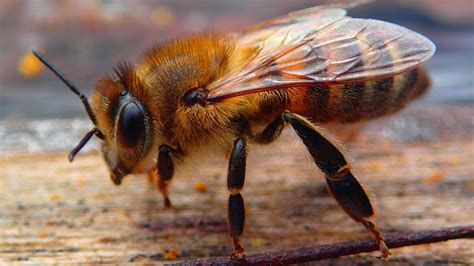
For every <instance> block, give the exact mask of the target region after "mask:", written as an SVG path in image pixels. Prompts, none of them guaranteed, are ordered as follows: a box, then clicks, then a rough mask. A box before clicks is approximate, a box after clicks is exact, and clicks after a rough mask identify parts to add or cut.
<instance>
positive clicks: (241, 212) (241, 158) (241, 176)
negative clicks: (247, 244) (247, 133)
mask: <svg viewBox="0 0 474 266" xmlns="http://www.w3.org/2000/svg"><path fill="white" fill-rule="evenodd" d="M246 157H247V141H246V140H245V139H243V138H238V139H236V140H235V142H234V148H233V150H232V153H231V155H230V159H229V169H228V173H227V189H228V190H229V193H230V195H229V205H228V226H229V233H230V237H231V238H232V242H233V243H234V250H235V251H234V253H233V255H234V256H236V257H237V258H239V259H242V258H244V257H245V254H244V248H243V247H242V245H241V244H240V236H241V235H242V233H243V231H244V224H245V206H244V199H243V198H242V195H241V194H240V191H241V190H242V188H243V187H244V182H245V168H246V159H247V158H246Z"/></svg>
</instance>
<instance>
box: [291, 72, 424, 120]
mask: <svg viewBox="0 0 474 266" xmlns="http://www.w3.org/2000/svg"><path fill="white" fill-rule="evenodd" d="M429 85H430V82H429V78H428V76H427V75H426V73H425V72H424V71H423V70H422V69H415V70H412V71H410V72H406V73H403V74H399V75H396V76H393V77H388V78H383V79H378V80H368V81H363V82H355V83H348V84H338V85H330V86H317V87H309V88H307V89H306V91H305V93H304V94H302V93H298V94H297V93H294V92H295V91H296V90H295V89H292V90H290V91H289V99H290V100H289V102H288V105H287V108H286V109H288V110H289V111H292V112H296V113H299V114H301V115H304V116H306V117H309V118H311V119H312V120H313V122H319V123H324V122H338V123H350V122H356V121H359V120H364V119H371V118H375V117H379V116H382V115H386V114H390V113H393V112H396V111H398V110H400V109H401V108H403V107H404V106H405V105H406V104H407V103H409V102H410V101H412V100H414V99H415V98H417V97H418V96H420V95H421V94H423V93H424V92H425V91H426V90H427V89H428V88H429Z"/></svg>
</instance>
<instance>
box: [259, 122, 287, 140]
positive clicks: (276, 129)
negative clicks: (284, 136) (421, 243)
mask: <svg viewBox="0 0 474 266" xmlns="http://www.w3.org/2000/svg"><path fill="white" fill-rule="evenodd" d="M284 127H285V122H284V121H283V118H282V117H281V116H278V117H277V118H276V119H275V120H273V121H272V122H271V123H270V124H268V126H266V127H265V128H264V129H263V131H262V132H260V133H258V134H256V135H255V136H254V137H253V141H255V142H256V143H260V144H268V143H270V142H273V141H274V140H276V139H277V138H278V136H280V134H281V131H282V130H283V128H284Z"/></svg>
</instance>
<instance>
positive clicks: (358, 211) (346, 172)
mask: <svg viewBox="0 0 474 266" xmlns="http://www.w3.org/2000/svg"><path fill="white" fill-rule="evenodd" d="M282 118H283V120H285V122H287V123H289V124H291V126H292V127H293V129H294V130H295V131H296V133H297V134H298V136H299V137H300V138H301V140H302V141H303V143H304V145H305V146H306V147H307V148H308V151H309V153H310V154H311V156H312V157H313V159H314V162H315V164H316V166H318V168H319V169H321V171H322V172H323V173H324V174H325V175H326V181H327V184H328V188H329V190H330V191H331V193H332V195H333V196H334V197H335V198H336V201H337V202H338V203H339V205H341V207H342V208H343V209H344V211H345V212H346V213H347V214H349V216H351V217H352V218H353V219H354V220H356V221H357V222H360V223H361V224H362V225H364V227H365V228H366V229H367V230H368V231H369V232H370V233H371V234H372V236H373V237H374V238H375V241H376V242H377V244H378V246H379V249H380V252H381V253H382V256H383V257H384V258H385V257H388V255H390V252H389V251H388V248H387V245H386V244H385V240H384V238H383V235H382V233H381V232H380V231H379V230H378V229H377V228H376V226H375V224H374V223H373V222H372V221H371V219H372V218H373V217H374V215H375V212H374V209H373V207H372V204H371V202H370V199H369V197H368V195H367V193H366V192H365V190H364V188H363V187H362V185H361V184H360V183H359V181H357V179H356V178H355V177H354V175H353V174H352V173H351V171H350V166H349V164H348V163H347V161H346V159H345V158H344V155H343V154H342V153H341V151H339V149H338V148H337V147H336V146H335V145H334V144H332V143H331V142H330V141H329V140H328V139H326V138H325V137H324V136H323V135H322V134H321V133H320V132H319V131H318V130H317V128H316V127H315V126H314V125H312V123H311V122H310V121H308V120H306V119H305V118H303V117H301V116H299V115H297V114H292V113H288V112H285V113H283V114H282Z"/></svg>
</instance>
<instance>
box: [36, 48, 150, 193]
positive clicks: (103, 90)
mask: <svg viewBox="0 0 474 266" xmlns="http://www.w3.org/2000/svg"><path fill="white" fill-rule="evenodd" d="M33 53H34V54H35V55H36V56H37V57H38V58H39V59H40V60H41V61H42V62H43V63H44V64H45V65H46V66H47V67H48V68H49V69H51V70H52V71H53V72H54V73H55V74H56V75H57V76H58V77H59V78H60V79H61V80H62V81H63V82H64V83H66V85H67V86H68V87H69V88H70V89H71V90H72V91H73V92H74V93H75V94H77V95H78V96H79V97H80V98H81V100H82V102H83V104H84V106H85V109H86V111H87V113H88V115H89V117H90V119H91V121H92V122H93V123H94V125H95V128H94V129H92V130H91V131H89V132H88V133H87V134H86V135H85V136H84V137H83V139H82V140H81V141H80V142H79V144H78V145H77V146H76V147H75V148H74V149H73V150H72V151H71V152H70V154H69V160H70V161H72V160H74V157H75V156H76V154H77V153H78V152H79V151H80V150H81V149H82V147H84V145H85V144H86V143H87V142H88V141H89V140H90V139H91V138H92V136H94V135H95V136H97V137H98V138H99V139H101V140H102V143H101V146H102V147H101V150H102V155H103V157H104V160H105V162H106V163H107V166H108V168H109V170H110V174H111V178H112V180H113V182H114V183H115V184H117V185H118V184H120V183H121V181H122V178H123V177H124V176H126V175H128V174H130V173H133V172H136V171H138V170H139V169H137V168H143V165H141V163H142V161H144V159H145V158H146V156H147V154H148V153H149V151H150V148H151V146H152V137H151V136H152V131H153V129H152V123H153V120H154V119H153V117H152V116H151V114H150V113H149V112H148V109H147V107H146V106H147V104H146V101H147V100H148V101H149V99H150V95H147V91H146V90H145V89H144V87H143V84H141V82H140V80H139V79H138V77H137V75H136V73H135V71H134V69H133V67H131V66H130V65H129V64H127V63H123V64H121V65H119V66H118V67H117V68H116V69H115V72H116V76H114V77H111V76H106V77H104V78H102V79H100V80H99V81H97V83H96V86H95V88H94V93H93V96H92V106H91V105H89V102H88V100H87V98H86V97H85V96H84V95H83V94H82V93H81V92H79V90H78V89H77V88H76V87H75V86H74V85H73V84H72V82H71V81H69V80H68V79H67V78H66V76H64V75H63V74H62V73H61V72H60V71H59V70H58V69H57V68H56V67H54V66H53V65H51V64H50V63H49V62H48V61H47V60H46V59H45V58H44V56H43V55H42V54H41V53H39V52H38V51H36V50H33ZM141 99H145V100H141Z"/></svg>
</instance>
